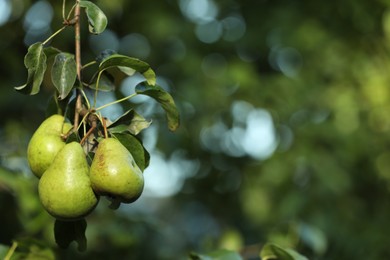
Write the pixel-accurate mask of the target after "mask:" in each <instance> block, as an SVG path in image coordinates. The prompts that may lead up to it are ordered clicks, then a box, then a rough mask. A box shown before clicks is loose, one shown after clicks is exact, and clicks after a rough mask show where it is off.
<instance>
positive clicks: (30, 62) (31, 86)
mask: <svg viewBox="0 0 390 260" xmlns="http://www.w3.org/2000/svg"><path fill="white" fill-rule="evenodd" d="M46 59H47V58H46V55H45V53H44V51H43V45H42V43H41V42H37V43H34V44H33V45H31V46H30V47H29V48H28V51H27V54H26V56H24V65H25V67H26V69H27V72H28V75H27V82H26V84H24V85H22V86H18V87H15V89H16V90H17V91H20V92H22V93H24V94H28V95H35V94H37V93H38V92H39V90H40V88H41V84H42V81H43V76H44V75H45V71H46V66H47V65H46Z"/></svg>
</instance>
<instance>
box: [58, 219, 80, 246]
mask: <svg viewBox="0 0 390 260" xmlns="http://www.w3.org/2000/svg"><path fill="white" fill-rule="evenodd" d="M86 229H87V222H86V221H85V219H80V220H76V221H62V220H59V219H56V221H55V223H54V237H55V240H56V243H57V244H58V246H59V247H61V248H64V249H66V248H68V247H69V244H70V243H71V242H72V241H76V242H77V244H78V247H77V249H78V250H79V251H80V252H82V251H85V250H86V249H87V238H86V237H85V231H86Z"/></svg>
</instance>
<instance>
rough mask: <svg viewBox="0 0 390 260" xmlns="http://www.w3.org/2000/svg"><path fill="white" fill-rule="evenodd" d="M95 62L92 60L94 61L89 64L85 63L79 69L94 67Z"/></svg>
mask: <svg viewBox="0 0 390 260" xmlns="http://www.w3.org/2000/svg"><path fill="white" fill-rule="evenodd" d="M96 63H97V62H96V61H95V60H94V61H91V62H89V63H87V64H85V65H83V67H82V68H81V69H85V68H87V67H89V66H92V65H94V64H96Z"/></svg>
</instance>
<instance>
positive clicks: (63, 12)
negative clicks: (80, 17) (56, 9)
mask: <svg viewBox="0 0 390 260" xmlns="http://www.w3.org/2000/svg"><path fill="white" fill-rule="evenodd" d="M65 6H66V0H63V1H62V20H64V21H65Z"/></svg>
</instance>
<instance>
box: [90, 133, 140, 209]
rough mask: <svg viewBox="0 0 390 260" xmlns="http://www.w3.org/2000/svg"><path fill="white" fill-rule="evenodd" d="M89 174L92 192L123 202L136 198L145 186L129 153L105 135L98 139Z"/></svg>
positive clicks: (117, 142) (138, 169)
mask: <svg viewBox="0 0 390 260" xmlns="http://www.w3.org/2000/svg"><path fill="white" fill-rule="evenodd" d="M89 177H90V179H91V183H92V188H93V189H94V191H95V192H97V193H98V194H100V195H107V196H110V197H111V198H113V199H114V200H116V201H120V202H123V203H130V202H133V201H135V200H137V199H138V198H139V196H141V193H142V191H143V188H144V177H143V174H142V172H141V170H140V168H139V167H138V166H137V164H136V163H135V161H134V158H133V156H132V155H131V153H130V152H129V151H128V150H127V149H126V147H124V146H123V145H122V144H121V143H120V142H119V141H118V140H117V139H115V138H106V139H104V140H102V141H101V142H100V143H99V146H98V148H97V149H96V153H95V157H94V158H93V160H92V164H91V170H90V176H89Z"/></svg>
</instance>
